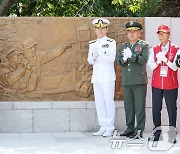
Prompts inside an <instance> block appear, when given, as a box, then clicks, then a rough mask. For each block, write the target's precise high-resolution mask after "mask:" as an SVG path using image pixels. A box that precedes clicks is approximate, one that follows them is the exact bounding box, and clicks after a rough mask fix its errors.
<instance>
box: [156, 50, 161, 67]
mask: <svg viewBox="0 0 180 154" xmlns="http://www.w3.org/2000/svg"><path fill="white" fill-rule="evenodd" d="M156 58H157V61H156V62H157V63H158V64H161V62H162V59H161V58H162V57H161V52H158V53H157V54H156Z"/></svg>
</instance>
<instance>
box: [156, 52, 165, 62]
mask: <svg viewBox="0 0 180 154" xmlns="http://www.w3.org/2000/svg"><path fill="white" fill-rule="evenodd" d="M156 57H157V58H158V59H159V60H161V61H163V62H167V58H166V56H165V54H164V52H159V53H158V55H157V56H156Z"/></svg>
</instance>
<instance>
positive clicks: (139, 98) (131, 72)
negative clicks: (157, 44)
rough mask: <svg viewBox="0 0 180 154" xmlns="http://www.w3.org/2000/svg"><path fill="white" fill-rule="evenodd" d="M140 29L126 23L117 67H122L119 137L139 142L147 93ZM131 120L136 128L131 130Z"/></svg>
mask: <svg viewBox="0 0 180 154" xmlns="http://www.w3.org/2000/svg"><path fill="white" fill-rule="evenodd" d="M141 29H142V25H141V24H140V23H138V22H136V21H131V22H128V23H126V30H127V37H128V40H129V41H128V42H125V43H123V44H122V45H121V46H120V49H119V53H118V56H117V64H118V65H120V66H122V85H123V90H124V107H125V113H126V126H127V129H126V130H125V132H123V133H121V134H120V136H126V137H129V138H130V139H140V140H143V131H144V127H145V106H146V91H147V72H146V63H147V61H148V57H149V45H148V43H147V42H145V41H143V40H140V37H141ZM135 117H136V119H137V125H136V127H135Z"/></svg>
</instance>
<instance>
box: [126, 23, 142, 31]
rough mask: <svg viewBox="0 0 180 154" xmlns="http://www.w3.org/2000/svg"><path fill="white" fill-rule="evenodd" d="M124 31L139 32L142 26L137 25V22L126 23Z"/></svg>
mask: <svg viewBox="0 0 180 154" xmlns="http://www.w3.org/2000/svg"><path fill="white" fill-rule="evenodd" d="M126 29H127V31H130V30H140V29H142V25H141V24H140V23H138V22H137V21H130V22H127V23H126Z"/></svg>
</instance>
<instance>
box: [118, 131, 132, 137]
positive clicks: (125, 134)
mask: <svg viewBox="0 0 180 154" xmlns="http://www.w3.org/2000/svg"><path fill="white" fill-rule="evenodd" d="M132 134H134V132H127V131H125V132H124V133H121V134H120V136H126V137H129V136H131V135H132Z"/></svg>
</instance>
